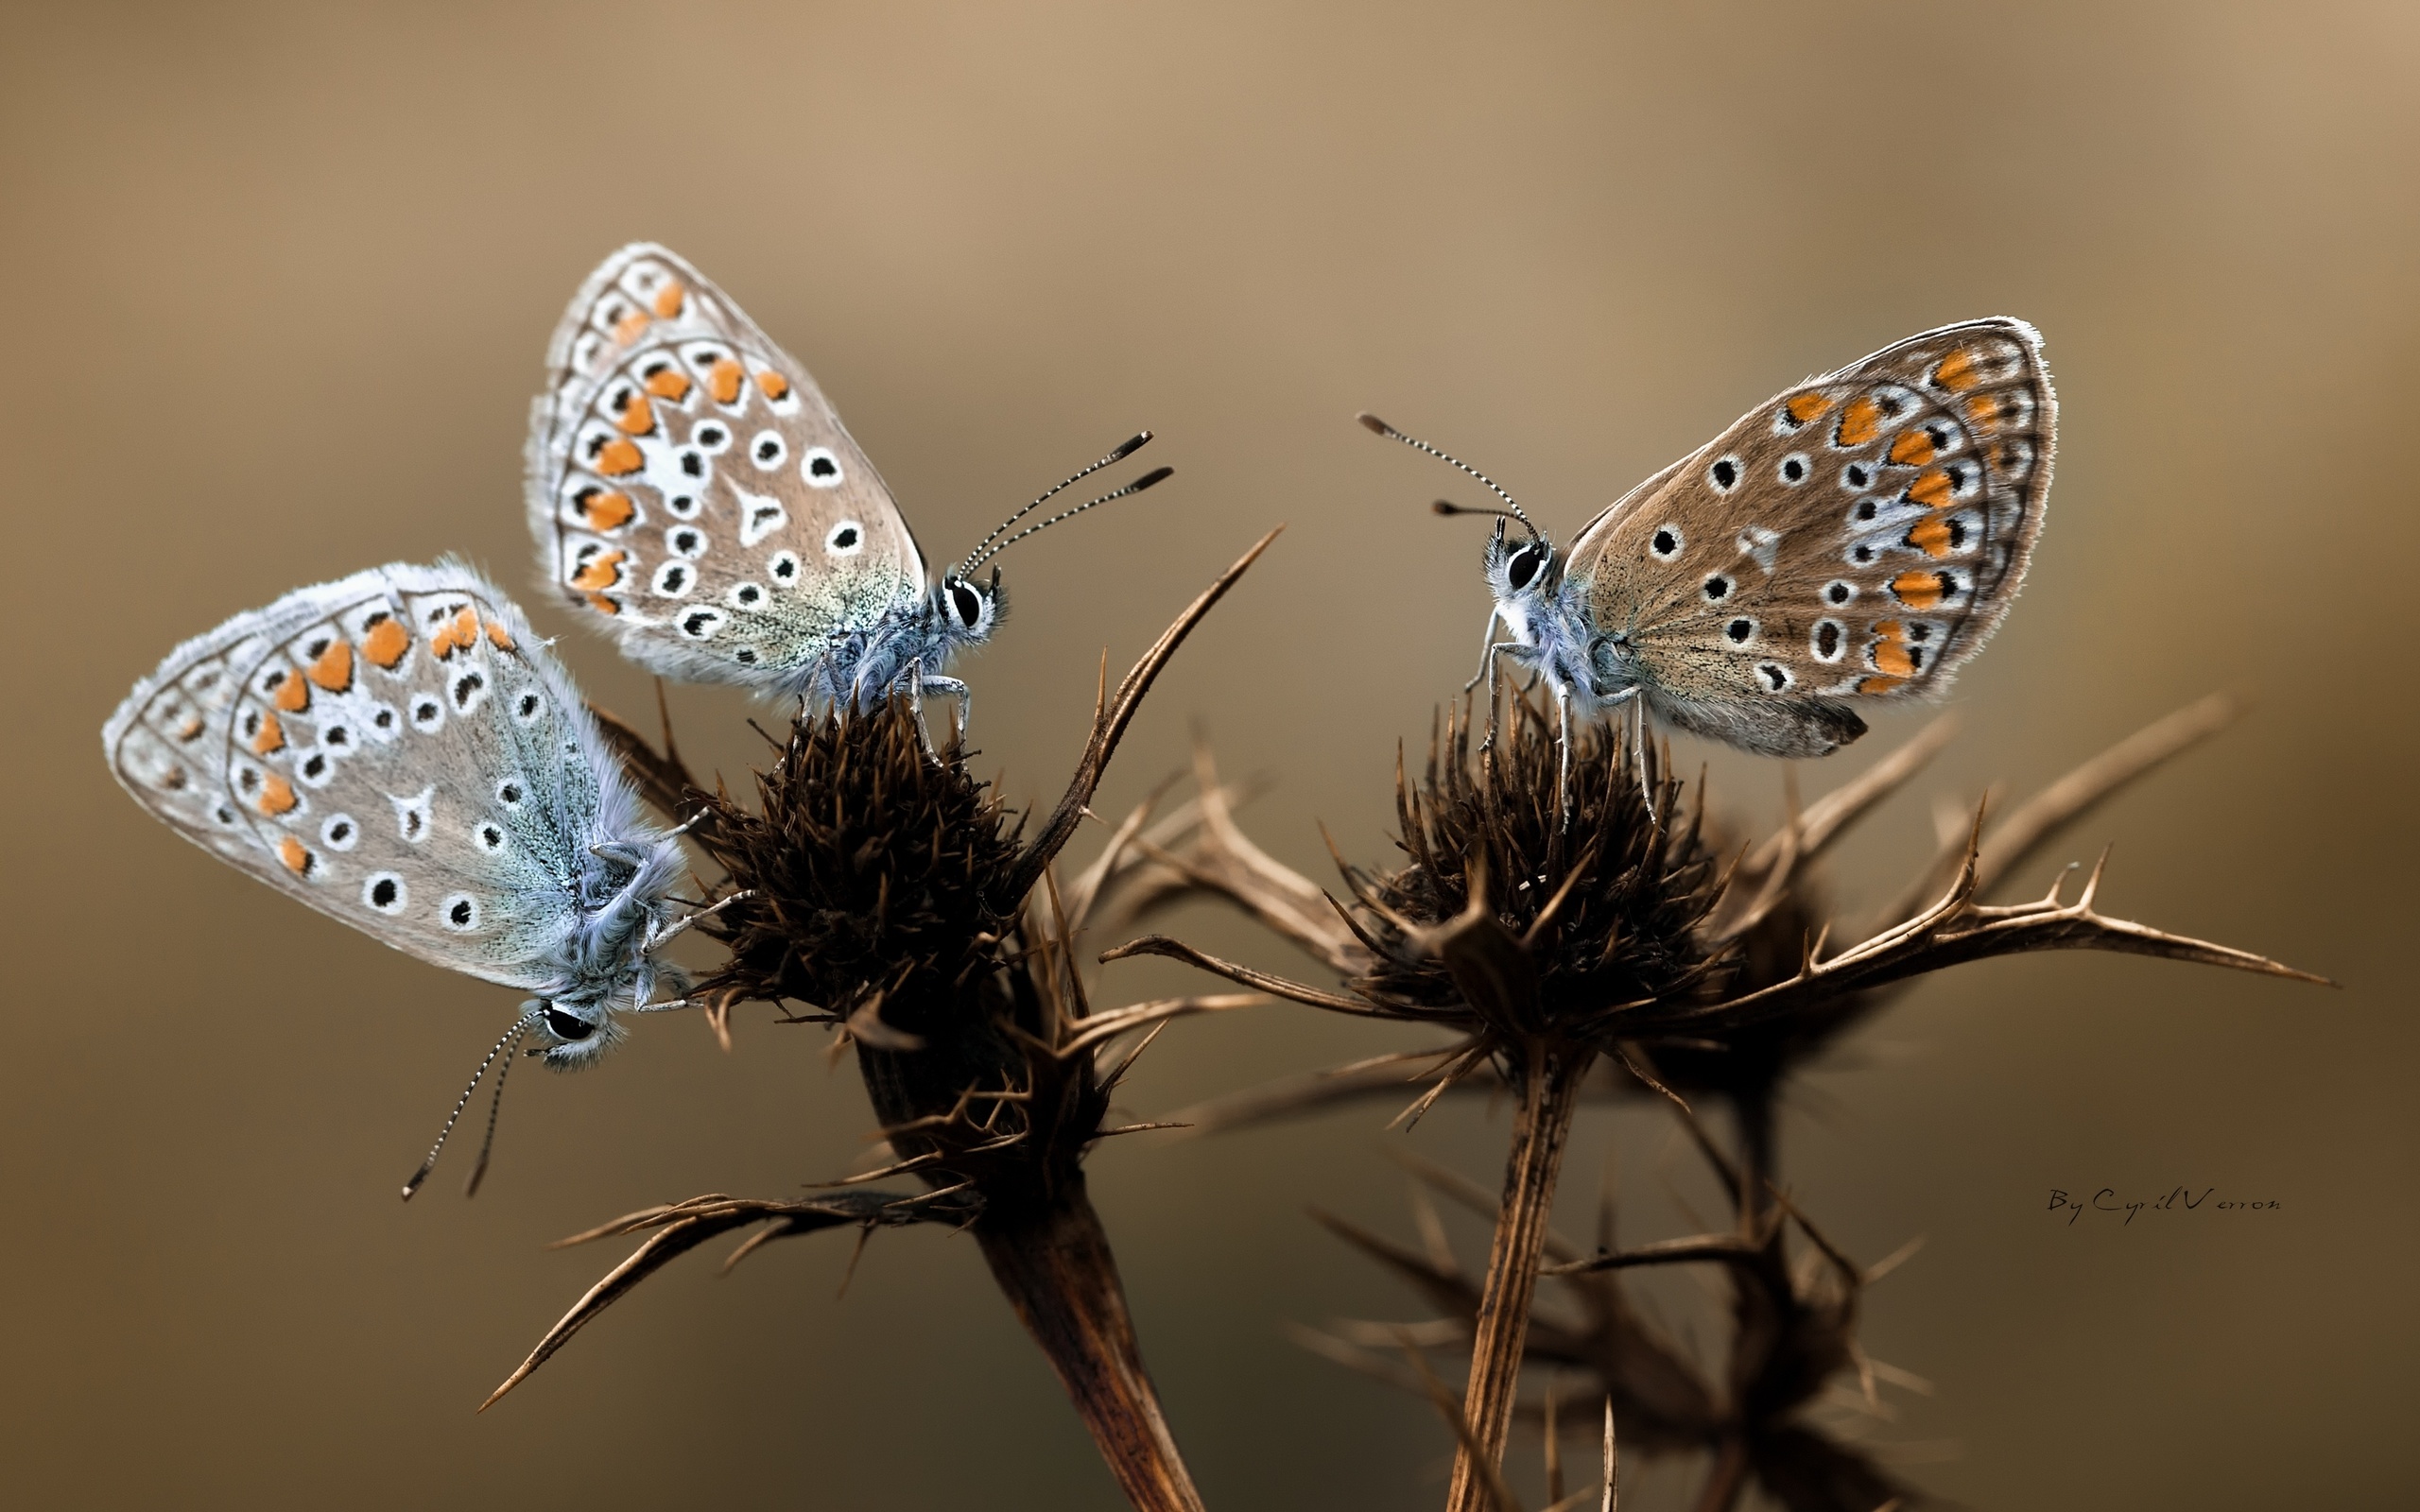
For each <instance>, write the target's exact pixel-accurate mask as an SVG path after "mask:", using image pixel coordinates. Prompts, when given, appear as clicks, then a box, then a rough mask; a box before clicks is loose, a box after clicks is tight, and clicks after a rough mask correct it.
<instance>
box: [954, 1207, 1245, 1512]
mask: <svg viewBox="0 0 2420 1512" xmlns="http://www.w3.org/2000/svg"><path fill="white" fill-rule="evenodd" d="M975 1239H976V1242H977V1244H978V1245H980V1246H982V1250H983V1259H984V1261H985V1263H988V1264H989V1265H990V1266H991V1267H992V1279H993V1280H994V1281H996V1282H997V1283H998V1285H999V1288H1000V1290H1001V1292H1002V1293H1003V1294H1004V1295H1005V1296H1007V1297H1008V1299H1009V1301H1010V1303H1011V1305H1012V1306H1014V1307H1015V1308H1016V1310H1017V1316H1018V1317H1019V1318H1021V1319H1023V1320H1024V1322H1025V1326H1026V1329H1027V1331H1028V1332H1030V1333H1031V1334H1032V1335H1033V1340H1034V1343H1036V1344H1038V1345H1040V1346H1041V1348H1042V1352H1043V1353H1044V1354H1045V1355H1046V1356H1048V1357H1049V1360H1050V1365H1051V1367H1052V1368H1053V1369H1055V1370H1056V1371H1058V1373H1059V1381H1060V1383H1061V1384H1062V1385H1064V1386H1065V1387H1066V1388H1067V1395H1068V1397H1069V1398H1070V1399H1071V1400H1073V1401H1074V1402H1075V1404H1076V1412H1077V1415H1078V1416H1079V1417H1082V1418H1083V1420H1084V1426H1085V1427H1087V1428H1089V1429H1091V1430H1092V1435H1093V1442H1094V1443H1095V1444H1096V1445H1097V1446H1098V1448H1099V1450H1100V1456H1101V1458H1102V1459H1103V1460H1104V1461H1106V1462H1107V1463H1108V1465H1109V1469H1110V1473H1111V1474H1113V1475H1115V1476H1116V1477H1117V1484H1118V1486H1119V1487H1120V1488H1121V1489H1123V1490H1124V1491H1125V1492H1126V1499H1127V1500H1128V1501H1130V1502H1132V1503H1134V1505H1135V1507H1136V1508H1137V1512H1201V1493H1200V1492H1198V1491H1196V1490H1195V1489H1194V1488H1193V1481H1192V1478H1191V1477H1190V1476H1189V1475H1187V1474H1186V1473H1185V1469H1184V1459H1183V1458H1182V1457H1181V1456H1180V1455H1179V1454H1178V1453H1177V1448H1176V1437H1175V1435H1173V1434H1172V1433H1170V1432H1169V1430H1168V1424H1167V1417H1166V1416H1165V1415H1164V1414H1163V1413H1162V1412H1161V1411H1160V1399H1159V1395H1158V1393H1157V1392H1155V1391H1153V1390H1152V1388H1151V1377H1150V1372H1149V1371H1148V1370H1146V1369H1145V1368H1144V1366H1143V1351H1142V1348H1141V1346H1139V1345H1138V1344H1137V1343H1136V1342H1135V1338H1134V1324H1133V1320H1132V1318H1131V1317H1130V1316H1129V1315H1128V1314H1127V1311H1126V1290H1125V1287H1124V1286H1123V1285H1122V1284H1121V1283H1120V1282H1119V1280H1118V1278H1117V1260H1116V1257H1115V1255H1113V1254H1112V1253H1111V1252H1110V1247H1109V1236H1108V1234H1107V1233H1106V1232H1104V1231H1103V1229H1101V1224H1100V1218H1099V1216H1098V1214H1097V1213H1095V1212H1094V1211H1093V1205H1092V1202H1091V1200H1090V1199H1089V1198H1088V1197H1086V1196H1085V1194H1084V1187H1083V1178H1082V1177H1081V1175H1080V1174H1079V1175H1078V1176H1077V1177H1076V1179H1075V1180H1074V1181H1073V1182H1072V1183H1071V1184H1063V1185H1062V1186H1061V1187H1060V1188H1059V1189H1058V1190H1057V1191H1056V1192H1054V1193H1052V1194H1050V1195H1049V1196H1048V1197H1047V1198H1046V1199H1043V1200H1041V1201H1039V1202H1036V1203H1035V1204H1033V1205H1032V1206H1031V1207H1029V1208H1025V1207H1023V1205H1017V1206H1014V1207H1011V1205H1009V1204H1004V1203H1000V1202H997V1201H995V1202H994V1204H993V1205H992V1207H991V1208H989V1209H988V1210H987V1211H985V1213H984V1215H983V1219H982V1221H981V1222H980V1223H977V1225H976V1226H975Z"/></svg>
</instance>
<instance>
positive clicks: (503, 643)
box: [488, 620, 512, 651]
mask: <svg viewBox="0 0 2420 1512" xmlns="http://www.w3.org/2000/svg"><path fill="white" fill-rule="evenodd" d="M488 642H489V644H492V645H493V646H494V647H495V648H496V649H497V650H499V651H510V650H511V649H512V632H511V631H510V630H508V629H506V628H505V627H503V626H502V625H500V624H498V623H497V622H495V621H494V620H490V621H488Z"/></svg>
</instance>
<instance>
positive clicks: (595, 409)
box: [527, 243, 1171, 721]
mask: <svg viewBox="0 0 2420 1512" xmlns="http://www.w3.org/2000/svg"><path fill="white" fill-rule="evenodd" d="M546 367H547V374H546V386H545V388H544V391H543V392H541V393H540V394H539V396H538V398H537V400H536V402H535V403H534V404H533V405H532V406H531V409H530V425H529V444H528V456H527V505H528V516H529V527H530V530H531V531H532V533H533V534H534V535H535V536H536V537H537V541H538V550H539V557H540V562H541V570H542V571H543V572H544V574H545V576H546V581H547V582H548V583H550V584H552V585H554V586H555V587H556V588H557V589H558V590H559V591H560V592H561V593H562V594H563V596H564V598H565V600H566V601H567V602H569V603H570V604H573V605H575V606H579V607H583V608H585V609H587V610H591V611H593V615H594V616H596V617H601V619H602V622H603V627H605V628H608V629H609V630H610V631H611V632H612V633H613V634H614V637H615V638H616V640H617V641H618V642H619V643H620V645H621V649H622V653H623V654H624V655H625V656H628V657H629V658H631V660H632V661H634V662H638V663H639V664H640V665H642V666H645V667H648V668H649V669H650V670H652V671H655V672H659V673H662V674H663V675H665V676H666V677H670V678H677V679H683V680H685V681H691V682H730V683H738V684H741V685H744V686H747V687H750V688H753V689H756V690H757V691H759V692H763V693H772V694H784V695H796V696H803V697H805V698H807V699H808V700H810V701H811V702H815V703H818V704H827V705H830V704H838V705H843V706H846V705H850V704H854V703H856V702H859V701H862V700H865V699H867V698H869V697H879V696H882V695H884V694H886V693H888V692H890V690H891V689H892V688H893V687H894V686H898V687H902V688H904V689H905V691H907V692H908V694H909V695H910V696H921V695H924V694H927V693H932V694H942V695H946V696H950V697H953V698H955V699H957V700H958V702H959V713H960V718H961V721H962V720H963V717H964V714H965V713H966V707H967V704H968V702H969V697H968V694H967V689H966V685H965V684H964V683H963V682H960V681H959V680H958V679H955V678H951V677H947V676H944V675H943V674H944V672H945V669H946V668H947V666H948V664H949V662H950V661H951V659H952V658H953V657H954V656H955V655H956V654H957V653H958V652H959V651H960V650H962V649H964V648H966V647H969V646H974V645H979V644H982V643H984V642H985V641H987V640H989V639H990V638H991V635H992V632H993V629H994V627H996V626H997V625H998V624H999V622H1000V619H1001V617H1002V615H1003V613H1004V611H1005V610H1006V601H1005V599H1004V598H1003V596H1002V593H1001V590H1000V577H999V569H998V568H997V567H994V569H993V570H992V578H991V581H990V582H989V583H987V584H980V585H978V584H977V583H975V582H973V581H972V580H971V576H972V574H973V573H974V572H975V570H976V569H977V567H979V566H981V565H982V564H983V563H984V562H985V561H988V560H989V559H991V558H993V557H995V556H997V555H998V554H999V552H1000V551H1001V550H1002V549H1004V548H1005V547H1007V546H1009V545H1010V544H1011V543H1012V542H1014V541H1020V540H1023V539H1024V538H1025V537H1026V536H1029V535H1031V534H1032V533H1033V532H1034V531H1036V530H1041V529H1044V528H1046V526H1048V525H1051V524H1057V523H1058V522H1059V521H1060V520H1063V519H1066V518H1067V517H1068V516H1070V515H1074V514H1080V513H1081V512H1083V510H1085V509H1089V508H1091V507H1093V506H1094V505H1098V504H1105V503H1107V502H1109V501H1110V500H1111V499H1117V498H1123V497H1125V496H1127V495H1129V494H1132V493H1137V492H1140V491H1141V490H1144V489H1148V488H1150V487H1151V486H1152V485H1153V484H1155V483H1158V482H1159V481H1160V480H1161V479H1163V478H1165V477H1167V475H1168V474H1169V472H1170V471H1171V470H1170V469H1167V468H1162V469H1159V470H1157V471H1155V472H1150V473H1148V474H1146V475H1145V476H1143V477H1141V478H1138V479H1136V480H1135V481H1134V482H1132V483H1131V484H1129V485H1127V486H1126V487H1125V488H1123V489H1119V490H1116V491H1115V492H1114V493H1109V494H1105V495H1103V496H1102V497H1100V498H1098V499H1095V500H1093V501H1091V503H1089V504H1084V505H1080V506H1078V507H1075V508H1072V509H1068V510H1065V511H1063V512H1062V513H1060V514H1058V515H1055V516H1053V517H1051V518H1049V519H1046V520H1045V521H1043V522H1042V523H1041V524H1036V525H1033V526H1031V527H1029V529H1027V530H1024V531H1021V532H1019V533H1018V534H1017V535H1016V536H1012V537H1009V538H1008V539H1007V540H1002V539H1000V538H1001V536H1002V535H1003V533H1004V532H1005V531H1006V530H1007V529H1008V528H1009V526H1010V525H1012V524H1015V523H1016V522H1017V521H1018V520H1019V519H1022V518H1023V517H1024V516H1025V515H1026V514H1027V513H1029V512H1030V511H1031V510H1032V509H1034V508H1035V507H1039V506H1040V505H1041V504H1042V503H1044V502H1045V501H1046V500H1048V499H1049V498H1051V497H1052V496H1053V495H1055V494H1057V493H1058V492H1059V490H1060V489H1064V488H1066V487H1068V485H1069V484H1072V483H1074V482H1076V481H1077V480H1078V479H1080V478H1082V477H1085V476H1088V475H1089V474H1090V473H1092V472H1095V471H1097V470H1098V469H1100V468H1103V467H1107V466H1109V465H1110V464H1112V463H1114V462H1115V461H1117V460H1119V459H1120V458H1123V457H1125V456H1127V455H1131V454H1132V452H1133V451H1134V450H1135V449H1136V448H1137V447H1139V446H1141V445H1142V444H1143V443H1144V442H1145V441H1147V440H1149V439H1150V432H1148V431H1146V432H1143V433H1142V434H1140V435H1138V436H1136V437H1135V438H1133V439H1132V440H1130V441H1128V442H1127V443H1126V444H1124V445H1123V446H1120V447H1118V448H1117V449H1116V450H1115V451H1114V452H1112V453H1110V454H1109V455H1107V456H1104V457H1102V458H1101V459H1100V460H1099V461H1098V462H1095V463H1094V464H1093V465H1092V466H1091V467H1088V468H1086V469H1084V470H1083V471H1082V472H1079V473H1077V474H1076V476H1075V477H1072V478H1069V479H1068V480H1067V481H1066V482H1065V483H1062V484H1060V485H1059V487H1058V488H1055V489H1052V490H1049V492H1047V493H1045V494H1044V495H1043V496H1042V498H1040V499H1037V500H1035V501H1034V502H1033V503H1032V504H1029V505H1028V506H1026V507H1025V508H1024V509H1020V510H1018V511H1017V513H1016V514H1014V515H1011V517H1010V518H1009V520H1008V521H1007V522H1005V523H1004V524H1002V525H1001V526H1000V528H999V529H997V530H994V531H993V532H992V534H991V535H990V536H989V537H987V538H985V540H984V541H983V543H982V544H981V545H979V546H977V548H976V549H975V551H974V552H973V553H971V554H970V555H969V556H968V557H967V558H966V560H965V561H963V562H962V563H960V564H959V567H958V568H957V569H956V570H955V571H953V572H950V573H948V574H946V575H944V576H942V579H941V581H940V582H939V583H937V584H936V583H928V582H927V580H926V569H925V556H924V553H923V551H922V550H921V549H920V548H919V547H918V545H917V543H916V538H915V536H914V534H913V533H912V532H911V531H910V530H909V529H908V522H907V521H906V520H905V519H903V518H902V517H901V515H900V512H899V508H898V506H897V505H895V504H894V503H892V502H891V497H890V490H888V489H887V488H885V487H884V486H883V481H882V478H881V476H880V475H879V474H877V473H876V472H874V469H873V463H872V462H870V461H868V460H867V458H866V455H865V453H864V452H862V451H860V450H859V449H858V447H857V443H856V441H854V440H852V439H851V438H850V437H849V433H848V431H847V430H846V429H845V428H844V427H843V426H842V425H841V423H840V417H839V416H838V414H837V413H836V412H835V411H834V410H833V408H832V405H831V404H830V403H829V402H828V401H826V400H825V399H824V397H823V395H822V393H821V390H819V389H818V388H817V387H816V386H815V380H814V379H812V378H810V377H808V376H807V372H806V369H805V368H804V367H802V366H801V365H800V364H799V362H798V360H797V359H796V358H794V357H792V356H790V355H789V354H788V353H787V352H784V351H783V350H782V349H781V348H780V347H778V346H776V345H774V343H773V340H772V338H771V337H769V336H768V335H765V333H764V332H763V331H761V330H760V329H758V328H757V325H756V323H755V322H754V321H752V320H751V319H750V318H748V317H747V315H745V314H744V313H742V311H741V310H740V308H739V306H738V305H737V304H735V303H734V302H733V301H732V300H731V297H730V296H729V295H726V294H724V293H723V292H722V290H720V289H718V288H717V287H716V286H715V285H714V284H713V283H710V282H708V281H707V279H706V277H705V275H703V274H701V273H700V272H699V271H698V270H697V269H696V268H694V267H692V266H689V265H688V264H687V263H686V262H683V260H682V259H681V258H680V257H678V256H676V255H674V254H673V253H672V252H671V251H670V250H668V249H665V248H662V247H658V246H654V245H651V244H647V243H640V244H635V245H632V246H630V247H625V248H623V249H621V250H619V251H617V252H615V253H614V255H613V256H611V257H609V258H607V259H606V260H605V261H604V263H603V265H602V266H599V267H598V268H597V269H596V272H594V273H592V274H590V275H589V278H588V282H587V283H584V284H582V285H581V286H580V289H579V294H577V295H576V296H574V298H573V300H572V301H571V305H570V308H569V309H568V310H566V311H565V312H564V315H563V318H562V324H561V325H560V326H558V327H557V329H556V331H555V335H554V340H553V342H552V343H551V344H550V345H549V347H548V348H547V353H546ZM590 623H591V624H596V623H597V619H596V618H594V617H592V618H590Z"/></svg>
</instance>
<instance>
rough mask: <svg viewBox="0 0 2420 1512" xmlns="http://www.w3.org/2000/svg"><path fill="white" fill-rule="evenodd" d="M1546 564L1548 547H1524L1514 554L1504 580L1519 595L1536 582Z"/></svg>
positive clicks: (1505, 568)
mask: <svg viewBox="0 0 2420 1512" xmlns="http://www.w3.org/2000/svg"><path fill="white" fill-rule="evenodd" d="M1546 564H1547V548H1546V547H1544V546H1542V545H1537V544H1530V545H1527V546H1524V547H1522V548H1521V549H1520V550H1519V551H1516V552H1514V553H1513V559H1512V560H1511V561H1510V562H1507V563H1506V564H1505V567H1504V580H1505V581H1506V582H1509V583H1511V584H1512V585H1513V592H1514V593H1519V592H1520V591H1521V590H1523V589H1525V588H1527V587H1529V586H1530V583H1531V582H1533V581H1535V580H1536V578H1537V576H1538V574H1539V572H1540V571H1542V570H1543V569H1544V568H1545V567H1546Z"/></svg>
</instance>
